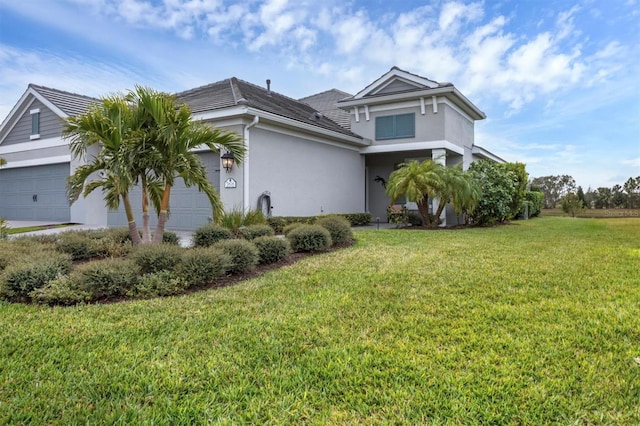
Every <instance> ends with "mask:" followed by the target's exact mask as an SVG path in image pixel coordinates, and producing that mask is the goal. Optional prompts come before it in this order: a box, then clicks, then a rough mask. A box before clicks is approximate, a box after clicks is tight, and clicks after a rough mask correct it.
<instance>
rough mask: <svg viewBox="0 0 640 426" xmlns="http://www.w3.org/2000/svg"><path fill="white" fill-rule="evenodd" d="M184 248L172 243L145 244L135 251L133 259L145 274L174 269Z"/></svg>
mask: <svg viewBox="0 0 640 426" xmlns="http://www.w3.org/2000/svg"><path fill="white" fill-rule="evenodd" d="M183 251H184V249H183V248H181V247H179V246H175V245H171V244H164V243H163V244H143V245H141V246H139V247H136V249H135V250H134V251H133V253H132V255H131V259H133V261H134V262H135V263H136V265H138V267H139V268H140V271H141V272H142V273H143V274H152V273H155V272H160V271H174V270H175V269H176V268H177V266H178V264H179V263H180V259H181V257H182V253H183Z"/></svg>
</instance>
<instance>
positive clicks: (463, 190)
mask: <svg viewBox="0 0 640 426" xmlns="http://www.w3.org/2000/svg"><path fill="white" fill-rule="evenodd" d="M441 178H442V185H441V186H439V187H438V188H437V190H436V193H435V195H436V196H437V197H438V198H439V201H438V209H437V211H436V214H435V217H436V218H439V217H440V215H441V214H442V211H443V210H444V208H445V207H446V205H447V204H449V203H451V204H452V205H453V209H454V210H455V212H456V213H458V214H462V213H463V212H465V211H466V212H469V213H470V212H472V211H473V209H474V208H475V206H476V204H477V203H478V200H479V199H480V190H479V188H478V186H477V184H476V183H475V180H474V179H473V177H472V176H471V175H470V174H468V173H466V172H464V171H462V167H445V168H443V170H442V174H441Z"/></svg>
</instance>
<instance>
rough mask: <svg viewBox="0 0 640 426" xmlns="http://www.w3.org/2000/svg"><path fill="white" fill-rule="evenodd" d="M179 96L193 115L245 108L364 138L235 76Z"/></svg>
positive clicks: (295, 103) (321, 114)
mask: <svg viewBox="0 0 640 426" xmlns="http://www.w3.org/2000/svg"><path fill="white" fill-rule="evenodd" d="M347 95H348V94H347ZM176 96H177V97H178V99H180V100H182V101H183V102H184V103H186V104H187V105H188V106H189V107H190V108H191V110H192V111H193V112H194V113H199V112H204V111H210V110H215V109H222V108H227V107H233V106H238V105H243V106H248V107H251V108H255V109H258V110H262V111H265V112H270V113H272V114H276V115H279V116H281V117H286V118H290V119H293V120H296V121H299V122H302V123H305V124H310V125H313V126H317V127H320V128H323V129H326V130H332V131H334V132H338V133H342V134H345V135H348V136H352V137H357V138H361V136H359V135H356V134H355V133H352V132H351V131H349V130H348V129H346V128H344V127H342V126H340V125H339V124H338V123H336V122H335V121H333V120H332V119H331V118H330V117H328V116H326V115H324V114H323V113H322V111H318V110H316V109H314V108H313V107H311V106H310V105H308V104H306V103H304V102H300V101H298V100H295V99H292V98H289V97H288V96H284V95H282V94H280V93H277V92H274V91H268V90H267V89H265V88H264V87H260V86H257V85H255V84H251V83H248V82H246V81H243V80H240V79H238V78H235V77H232V78H228V79H226V80H222V81H218V82H216V83H212V84H208V85H206V86H202V87H197V88H195V89H191V90H187V91H184V92H180V93H177V94H176Z"/></svg>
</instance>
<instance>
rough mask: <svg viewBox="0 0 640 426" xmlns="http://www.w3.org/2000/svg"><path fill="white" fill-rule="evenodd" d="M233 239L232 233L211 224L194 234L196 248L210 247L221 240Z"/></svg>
mask: <svg viewBox="0 0 640 426" xmlns="http://www.w3.org/2000/svg"><path fill="white" fill-rule="evenodd" d="M232 237H233V234H232V233H231V231H229V230H228V229H227V228H223V227H222V226H220V225H216V224H215V223H210V224H208V225H205V226H201V227H200V228H198V229H196V232H194V234H193V245H194V247H209V246H212V245H213V244H215V243H217V242H218V241H221V240H228V239H231V238H232Z"/></svg>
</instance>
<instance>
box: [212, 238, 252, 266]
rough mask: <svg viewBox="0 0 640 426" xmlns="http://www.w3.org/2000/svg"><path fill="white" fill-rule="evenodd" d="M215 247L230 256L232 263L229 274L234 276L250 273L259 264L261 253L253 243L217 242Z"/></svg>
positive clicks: (242, 241)
mask: <svg viewBox="0 0 640 426" xmlns="http://www.w3.org/2000/svg"><path fill="white" fill-rule="evenodd" d="M213 247H216V248H219V249H220V250H222V251H223V252H225V253H227V254H228V255H229V259H230V260H231V263H230V264H229V267H228V268H227V272H230V273H232V274H242V273H245V272H249V271H251V270H252V269H253V268H255V267H256V265H257V264H258V259H259V256H260V253H259V252H258V248H257V247H256V245H255V244H253V243H252V242H251V241H247V240H225V241H219V242H217V243H216V244H215V245H214V246H213Z"/></svg>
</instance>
